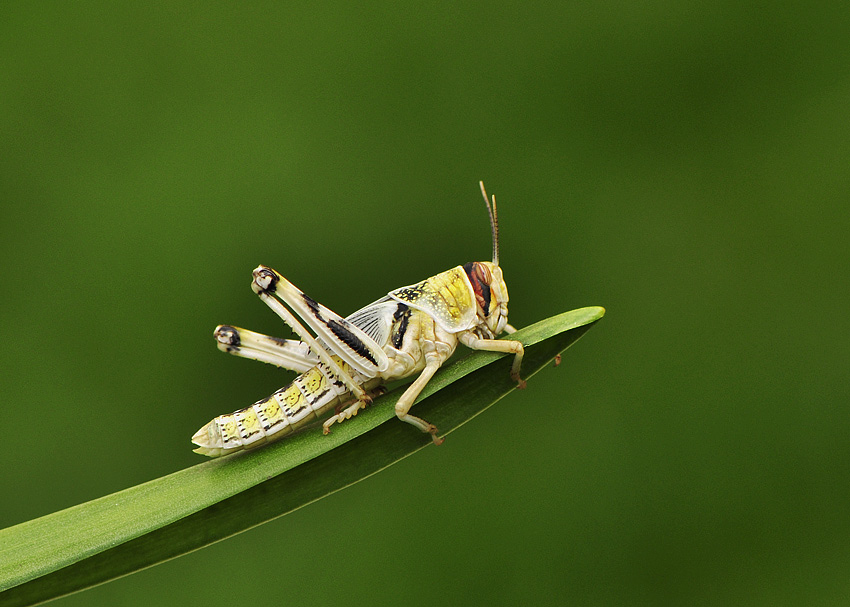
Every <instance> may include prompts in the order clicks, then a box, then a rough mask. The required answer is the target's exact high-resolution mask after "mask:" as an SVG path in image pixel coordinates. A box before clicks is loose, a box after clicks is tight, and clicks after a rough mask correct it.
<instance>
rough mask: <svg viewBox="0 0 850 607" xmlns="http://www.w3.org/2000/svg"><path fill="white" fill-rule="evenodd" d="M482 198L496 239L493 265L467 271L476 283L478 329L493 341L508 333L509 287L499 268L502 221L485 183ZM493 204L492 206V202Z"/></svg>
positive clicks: (470, 266)
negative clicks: (505, 331) (506, 329)
mask: <svg viewBox="0 0 850 607" xmlns="http://www.w3.org/2000/svg"><path fill="white" fill-rule="evenodd" d="M478 185H480V186H481V195H482V196H484V204H485V205H487V214H488V215H490V230H491V232H492V235H493V261H492V262H491V261H471V262H469V263H468V264H466V265H465V266H463V269H464V270H466V275H467V276H469V282H471V283H472V290H473V291H475V301H476V304H477V305H476V308H477V311H478V329H479V330H482V329H485V328H486V330H484V331H482V333H487V332H489V333H492V335H483V336H484V337H487V338H490V339H492V338H493V337H497V336H498V335H499V334H500V333H501V332H502V331H504V330H505V325H507V324H508V285H506V284H505V279H504V278H503V277H502V268H500V267H499V218H498V216H497V215H496V197H495V196H493V197H492V198H487V191H486V190H485V189H484V182H483V181H479V182H478ZM491 200H492V201H493V204H492V205H491V204H490V201H491Z"/></svg>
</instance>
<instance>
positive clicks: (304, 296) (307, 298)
mask: <svg viewBox="0 0 850 607" xmlns="http://www.w3.org/2000/svg"><path fill="white" fill-rule="evenodd" d="M301 298H302V299H303V300H304V303H306V304H307V307H308V308H310V309H311V310H312V311H313V316H315V317H316V318H322V313H321V312H320V311H319V310H320V308H319V302H317V301H316V300H315V299H313V298H312V297H310V296H309V295H307V294H306V293H302V294H301Z"/></svg>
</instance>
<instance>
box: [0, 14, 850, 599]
mask: <svg viewBox="0 0 850 607" xmlns="http://www.w3.org/2000/svg"><path fill="white" fill-rule="evenodd" d="M848 40H850V11H848V10H847V7H846V4H845V3H839V2H832V3H829V2H827V3H804V4H795V3H756V2H714V3H697V2H652V1H650V2H640V3H635V2H563V3H554V2H553V3H537V4H534V3H528V4H521V3H494V2H479V3H465V4H462V5H456V4H455V3H444V4H440V3H411V4H398V3H389V2H373V3H368V4H367V5H359V4H357V5H354V4H351V3H345V2H336V3H332V2H331V3H324V2H316V3H311V4H304V5H301V6H298V5H295V4H290V3H253V4H251V5H250V6H240V7H235V6H223V5H221V4H207V3H190V2H161V3H146V4H145V5H144V7H143V8H142V7H140V6H138V5H137V4H136V3H114V2H103V3H96V2H81V3H62V4H60V3H25V2H4V3H3V4H2V6H0V80H1V81H0V226H2V228H1V229H2V232H0V236H2V238H0V284H1V285H2V287H0V289H2V306H0V323H2V327H3V340H4V347H3V348H2V351H0V385H2V396H0V399H2V400H0V412H2V413H0V415H1V416H2V417H1V418H0V427H2V429H3V432H2V434H3V440H2V447H0V495H2V499H0V526H7V525H11V524H15V523H18V522H22V521H24V520H28V519H30V518H34V517H37V516H40V515H43V514H47V513H50V512H53V511H55V510H58V509H61V508H66V507H68V506H72V505H74V504H77V503H80V502H83V501H86V500H89V499H93V498H96V497H99V496H102V495H105V494H108V493H110V492H113V491H117V490H120V489H122V488H125V487H128V486H131V485H134V484H137V483H140V482H143V481H146V480H149V479H152V478H155V477H157V476H160V475H163V474H167V473H169V472H172V471H174V470H178V469H181V468H184V467H186V466H190V465H192V464H195V463H198V462H199V461H201V459H200V458H199V457H198V456H196V455H194V454H193V453H192V452H191V449H190V444H189V440H188V439H189V437H190V436H191V435H192V433H193V432H194V431H195V430H196V429H197V428H198V427H200V426H201V425H202V424H204V423H205V422H206V421H208V419H210V418H211V417H213V416H214V415H217V414H220V413H224V412H228V411H230V410H232V409H235V408H238V407H241V406H244V405H246V404H249V403H251V402H253V401H254V400H256V399H258V398H260V397H263V396H265V395H267V394H268V393H270V392H271V391H273V390H275V389H276V388H278V387H279V386H280V385H282V384H283V383H285V382H286V381H287V380H288V377H289V376H288V375H287V374H285V373H284V372H281V371H278V370H275V369H274V368H272V367H268V366H264V365H260V364H257V363H252V362H249V361H243V360H238V359H235V358H232V357H227V356H225V355H224V354H221V353H219V352H218V351H217V350H216V348H215V345H214V341H213V339H212V330H213V328H214V327H215V325H216V324H218V323H222V322H228V323H235V324H239V325H241V326H245V327H249V328H252V329H255V330H259V331H264V332H268V333H273V334H282V335H285V334H286V330H285V329H284V328H283V327H282V324H281V323H280V322H279V321H278V320H277V319H276V318H275V317H274V316H273V314H272V313H271V312H270V311H269V310H268V309H267V308H266V307H265V306H264V305H263V304H262V303H261V302H260V301H259V300H258V299H257V297H256V296H255V295H254V294H253V293H252V292H251V290H250V288H249V284H250V279H251V270H252V269H253V268H254V267H255V266H256V265H257V264H259V263H264V264H268V265H271V266H273V267H275V268H277V269H278V270H280V271H281V272H282V273H284V274H285V275H286V276H287V277H288V278H290V279H291V280H292V281H293V282H295V284H297V285H299V286H300V287H301V288H303V289H304V290H305V291H307V292H308V293H309V294H310V295H312V296H313V297H314V298H316V299H318V300H319V301H322V302H323V303H325V304H326V305H328V306H330V307H331V308H333V309H334V310H337V311H339V312H340V313H343V314H347V313H350V312H351V311H353V310H354V309H356V308H358V307H360V306H361V305H363V304H366V303H368V302H370V301H372V300H374V299H376V298H377V297H379V296H381V295H382V294H384V293H385V292H387V291H388V290H390V289H392V288H394V287H398V286H400V285H404V284H409V283H412V282H415V281H417V280H420V279H422V278H424V277H426V276H429V275H432V274H435V273H437V272H439V271H442V270H444V269H446V268H449V267H452V266H454V265H457V264H459V263H464V262H466V261H470V260H473V259H488V258H489V254H490V242H489V238H490V234H489V228H488V225H487V220H486V215H485V212H484V209H483V205H482V203H481V200H480V194H479V192H478V189H477V188H478V186H477V181H478V179H483V180H484V182H485V184H486V185H487V187H488V189H489V190H490V191H491V192H492V193H495V194H496V196H497V199H498V200H499V203H500V210H501V213H500V217H501V224H502V266H503V268H504V270H505V275H506V277H507V281H508V284H509V286H510V292H511V297H512V299H511V321H512V322H513V323H514V324H516V325H517V326H524V325H526V324H529V323H532V322H535V321H537V320H540V319H542V318H545V317H547V316H550V315H552V314H555V313H558V312H562V311H564V310H568V309H571V308H576V307H581V306H586V305H602V306H605V307H606V308H607V310H608V313H607V316H606V318H605V319H603V321H602V322H601V323H600V324H599V326H597V327H596V328H594V329H593V330H592V331H591V332H590V333H589V334H588V335H587V336H585V337H584V339H582V341H580V342H579V343H578V344H577V345H576V346H575V347H574V348H573V349H571V350H569V351H568V352H567V353H566V354H565V356H564V363H563V364H562V365H561V367H560V368H558V369H547V370H545V371H544V372H542V373H541V374H540V375H538V376H537V377H536V378H535V380H534V381H533V382H531V383H530V384H529V388H528V390H527V391H525V392H523V393H515V394H512V395H511V396H510V397H509V398H506V399H505V400H503V401H502V402H501V403H500V404H499V405H498V406H496V407H494V408H493V409H491V410H490V411H488V412H487V414H486V415H483V416H481V417H479V418H477V419H476V420H475V421H474V422H473V423H471V424H468V425H467V426H465V427H464V428H463V429H462V431H460V432H457V433H455V434H453V435H452V436H451V438H450V440H448V441H447V442H446V444H445V445H444V446H443V447H441V448H439V449H436V448H429V449H426V450H424V451H422V452H420V453H418V454H416V455H415V456H414V457H412V458H409V459H407V460H405V461H403V462H402V463H400V464H398V465H396V466H393V467H392V468H391V469H389V470H386V471H385V472H382V473H381V474H379V475H377V476H375V477H373V478H370V479H368V480H367V481H365V482H362V483H360V484H358V485H356V486H354V487H351V488H349V489H347V490H345V491H342V492H339V493H337V494H335V495H332V496H330V497H329V498H327V499H324V500H321V501H320V502H318V503H315V504H313V505H311V506H309V507H307V508H304V509H302V510H300V511H298V512H296V513H294V514H292V515H289V516H286V517H284V518H282V519H279V520H277V521H274V522H272V523H269V524H266V525H264V526H261V527H259V528H257V529H254V530H252V531H249V532H247V533H244V534H242V535H239V536H237V537H235V538H231V539H229V540H226V541H224V542H221V543H219V544H216V545H214V546H212V547H209V548H206V549H203V550H201V551H199V552H196V553H193V554H191V555H188V556H185V557H182V558H180V559H177V560H175V561H172V562H169V563H166V564H163V565H159V566H157V567H154V568H152V569H149V570H147V571H143V572H141V573H138V574H136V575H133V576H131V577H128V578H125V579H122V580H119V581H116V582H112V583H109V584H107V585H104V586H101V587H99V588H96V589H94V590H90V591H87V592H85V593H83V594H79V595H75V596H72V597H69V598H67V599H63V601H62V604H64V605H122V606H123V605H126V606H134V605H145V606H147V605H150V604H151V601H152V600H154V601H155V602H156V604H158V605H187V604H193V605H204V604H211V605H217V604H224V603H225V601H226V602H229V603H231V604H240V605H248V604H255V605H281V604H298V605H302V606H312V605H327V604H369V605H398V604H403V605H433V604H435V603H442V604H451V605H473V604H481V605H517V604H521V603H522V604H540V605H558V604H562V605H570V604H575V605H729V604H736V605H761V604H770V605H782V604H784V605H803V604H805V605H837V604H847V603H848V601H850V515H849V514H848V502H849V501H850V484H848V480H850V439H848V436H850V434H848V431H850V417H848V395H850V389H848V388H850V385H849V382H848V377H847V373H848V363H850V360H848V347H847V338H848V335H850V326H848V324H850V323H848V319H847V314H846V310H847V303H848V295H850V293H848V280H847V274H848V259H850V250H848V249H850V246H848V237H847V234H848V227H849V226H848V223H850V221H848V219H850V211H848V202H850V170H848V169H850V162H848V161H850V43H848Z"/></svg>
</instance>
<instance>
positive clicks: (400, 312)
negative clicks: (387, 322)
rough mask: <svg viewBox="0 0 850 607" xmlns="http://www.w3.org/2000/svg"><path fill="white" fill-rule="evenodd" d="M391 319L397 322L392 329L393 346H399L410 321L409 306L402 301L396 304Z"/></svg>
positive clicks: (402, 341)
mask: <svg viewBox="0 0 850 607" xmlns="http://www.w3.org/2000/svg"><path fill="white" fill-rule="evenodd" d="M393 320H394V321H395V322H396V323H398V326H397V328H396V330H395V331H393V347H395V348H401V344H402V343H404V334H405V333H407V324H408V322H409V321H410V308H408V307H407V306H406V305H404V304H403V303H400V304H398V307H397V308H396V310H395V313H394V314H393Z"/></svg>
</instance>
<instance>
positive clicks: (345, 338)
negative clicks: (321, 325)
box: [325, 320, 378, 367]
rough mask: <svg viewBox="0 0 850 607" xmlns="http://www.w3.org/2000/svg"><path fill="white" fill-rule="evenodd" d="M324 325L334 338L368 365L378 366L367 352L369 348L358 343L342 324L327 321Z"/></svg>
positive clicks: (354, 336)
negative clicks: (368, 363)
mask: <svg viewBox="0 0 850 607" xmlns="http://www.w3.org/2000/svg"><path fill="white" fill-rule="evenodd" d="M325 325H326V326H327V328H328V329H330V330H331V333H333V334H334V335H336V337H337V338H338V339H339V340H340V341H341V342H342V343H344V344H345V345H346V346H348V347H349V348H351V349H352V350H353V351H354V352H356V353H357V354H359V355H360V356H362V357H363V358H365V359H366V360H368V361H369V362H370V363H372V364H373V365H375V366H376V367H377V366H378V361H376V360H375V358H374V357H373V356H372V353H371V352H369V348H367V347H366V344H364V343H363V342H362V341H360V340H359V339H358V338H357V336H356V335H355V334H354V333H352V332H351V331H349V330H348V328H347V327H345V326H344V325H343V324H342V322H339V321H336V320H327V321H325Z"/></svg>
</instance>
